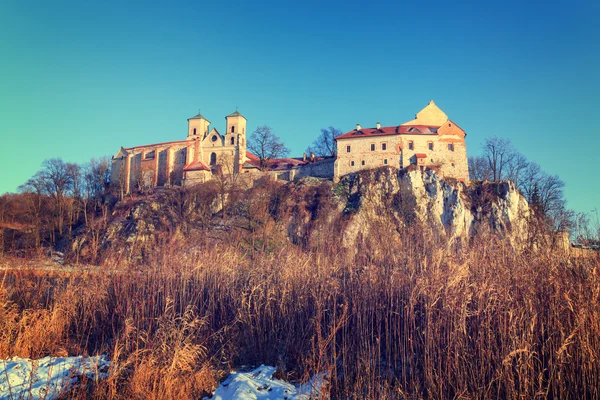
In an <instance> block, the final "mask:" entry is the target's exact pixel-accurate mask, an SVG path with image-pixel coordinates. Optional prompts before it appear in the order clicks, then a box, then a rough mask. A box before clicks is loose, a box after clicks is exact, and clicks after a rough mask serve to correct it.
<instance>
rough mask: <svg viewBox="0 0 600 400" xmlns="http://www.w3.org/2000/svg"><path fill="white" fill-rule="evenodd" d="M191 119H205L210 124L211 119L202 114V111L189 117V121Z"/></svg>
mask: <svg viewBox="0 0 600 400" xmlns="http://www.w3.org/2000/svg"><path fill="white" fill-rule="evenodd" d="M190 119H203V120H205V121H207V122H208V123H209V124H210V121H209V120H207V119H206V118H204V116H203V115H202V114H200V113H198V114H196V115H194V116H193V117H192V118H188V121H189V120H190Z"/></svg>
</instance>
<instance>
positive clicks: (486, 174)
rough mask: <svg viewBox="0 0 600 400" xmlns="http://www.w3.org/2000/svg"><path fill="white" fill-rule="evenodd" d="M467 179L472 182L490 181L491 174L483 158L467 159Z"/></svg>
mask: <svg viewBox="0 0 600 400" xmlns="http://www.w3.org/2000/svg"><path fill="white" fill-rule="evenodd" d="M469 177H470V178H471V179H472V180H480V181H485V180H490V179H491V177H492V173H491V170H490V166H489V164H488V161H487V159H486V158H485V157H478V156H472V157H469Z"/></svg>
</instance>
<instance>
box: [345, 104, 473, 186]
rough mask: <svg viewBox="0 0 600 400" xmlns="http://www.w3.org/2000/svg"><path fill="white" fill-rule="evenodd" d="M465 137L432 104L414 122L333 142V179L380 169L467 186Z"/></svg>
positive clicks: (361, 131) (359, 132) (362, 131)
mask: <svg viewBox="0 0 600 400" xmlns="http://www.w3.org/2000/svg"><path fill="white" fill-rule="evenodd" d="M465 137H466V133H465V131H464V130H462V129H461V128H460V127H459V126H458V125H456V123H454V122H453V121H451V120H450V119H449V118H448V116H447V115H446V114H444V112H443V111H442V110H440V109H439V107H438V106H436V105H435V103H434V102H433V100H432V101H431V102H430V103H429V104H428V105H427V106H426V107H425V108H423V109H422V110H421V111H419V112H418V113H417V115H416V117H415V119H413V120H410V121H408V122H405V123H403V124H400V125H396V126H386V127H382V126H381V125H380V124H379V123H377V125H376V127H375V128H363V127H361V126H360V125H356V129H354V130H352V131H350V132H347V133H345V134H343V135H340V136H338V137H337V138H336V142H337V154H338V156H337V160H336V165H335V178H336V179H337V178H339V177H341V176H343V175H346V174H348V173H351V172H356V171H359V170H362V169H369V168H377V167H381V166H384V165H390V166H394V167H396V168H406V167H408V166H410V165H415V166H416V168H420V169H421V170H423V169H425V168H431V169H434V170H436V171H437V172H438V174H440V175H441V176H446V177H452V178H456V179H458V180H459V181H462V182H465V183H468V181H469V167H468V162H467V148H466V145H465Z"/></svg>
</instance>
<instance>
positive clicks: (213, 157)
mask: <svg viewBox="0 0 600 400" xmlns="http://www.w3.org/2000/svg"><path fill="white" fill-rule="evenodd" d="M210 165H217V153H210Z"/></svg>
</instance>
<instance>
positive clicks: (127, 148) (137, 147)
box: [125, 140, 190, 150]
mask: <svg viewBox="0 0 600 400" xmlns="http://www.w3.org/2000/svg"><path fill="white" fill-rule="evenodd" d="M189 142H190V141H189V140H175V141H172V142H161V143H152V144H144V145H141V146H133V147H125V150H135V149H141V148H145V147H159V146H165V145H167V144H176V143H181V144H183V143H189Z"/></svg>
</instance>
